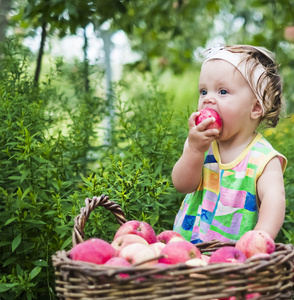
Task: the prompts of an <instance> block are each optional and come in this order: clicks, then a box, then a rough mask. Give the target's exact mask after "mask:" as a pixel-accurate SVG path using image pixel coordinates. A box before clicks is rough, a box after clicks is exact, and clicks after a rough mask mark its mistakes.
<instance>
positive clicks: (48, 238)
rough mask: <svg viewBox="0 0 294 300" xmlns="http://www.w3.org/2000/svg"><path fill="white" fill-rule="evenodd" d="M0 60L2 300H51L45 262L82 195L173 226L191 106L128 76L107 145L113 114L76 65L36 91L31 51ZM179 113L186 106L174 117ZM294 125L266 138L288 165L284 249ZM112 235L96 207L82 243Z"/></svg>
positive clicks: (7, 47) (292, 218)
mask: <svg viewBox="0 0 294 300" xmlns="http://www.w3.org/2000/svg"><path fill="white" fill-rule="evenodd" d="M0 53H1V56H0V67H1V72H0V98H1V102H0V121H1V122H0V164H1V173H0V195H1V202H0V231H1V239H0V266H1V275H0V276H1V277H0V295H1V299H40V298H42V297H43V298H44V299H55V292H54V270H53V267H52V262H51V256H52V255H53V254H54V253H55V252H56V251H58V250H62V249H66V250H69V249H70V248H71V234H72V228H73V222H74V217H75V216H76V215H78V214H79V211H80V208H81V207H83V206H84V199H85V198H86V197H93V196H99V195H101V194H106V195H108V196H109V197H110V199H111V200H113V201H115V202H117V203H118V204H119V205H121V207H122V208H123V210H124V212H125V214H126V218H127V219H128V220H130V219H137V220H144V221H147V222H148V223H150V224H151V225H152V226H153V227H154V228H155V230H156V232H160V231H162V230H165V229H171V228H172V224H173V221H174V217H175V214H176V212H177V210H178V208H179V206H180V203H181V201H182V198H183V195H181V194H179V193H177V192H176V191H175V189H174V188H173V186H172V183H171V177H170V174H171V170H172V167H173V165H174V163H175V161H176V160H177V159H178V157H179V155H180V154H181V152H182V147H183V144H184V140H185V138H186V135H187V118H188V116H189V114H190V112H191V111H192V110H193V108H191V109H190V108H188V106H186V105H183V104H182V103H181V102H180V101H179V100H176V102H175V99H177V97H176V98H173V97H172V96H171V94H170V93H166V92H164V91H163V89H162V87H161V86H160V84H159V83H158V80H157V79H154V78H152V76H147V75H145V76H144V77H143V81H142V82H139V84H138V86H136V83H135V82H134V81H133V80H132V79H130V80H129V79H128V78H126V80H125V81H124V82H121V83H120V84H119V85H118V86H117V87H116V88H115V92H116V93H115V94H116V99H115V100H116V101H115V102H116V115H115V118H114V125H115V126H114V128H115V132H114V133H113V139H112V140H113V144H111V145H105V144H104V143H103V137H102V136H100V134H99V132H100V129H101V127H103V122H102V120H103V119H104V118H105V116H108V114H109V112H108V111H107V100H105V99H104V98H103V97H100V96H97V93H96V91H95V90H94V88H91V89H90V91H89V92H87V93H85V92H83V91H82V89H81V88H79V87H78V86H77V83H78V82H80V81H79V80H80V79H81V78H82V76H83V70H82V69H81V68H80V67H79V66H78V65H77V66H76V71H75V72H73V70H72V69H70V71H69V72H68V71H66V68H67V67H68V66H65V65H63V64H62V61H57V62H56V70H52V74H51V75H48V77H47V78H44V80H43V82H42V84H40V85H39V86H38V87H36V85H35V84H34V82H33V80H32V78H31V75H30V73H29V72H28V71H27V66H28V63H29V60H30V59H31V58H30V53H28V52H27V51H26V50H25V49H24V48H22V47H20V46H19V44H18V43H17V42H16V41H15V40H13V39H11V40H7V41H6V42H5V43H4V44H2V45H1V49H0ZM69 75H70V78H69ZM166 76H167V75H166ZM191 76H194V72H192V71H191ZM195 76H197V75H196V74H195ZM101 78H102V77H101ZM183 80H185V79H183ZM192 81H194V79H193V80H192ZM195 81H196V79H195ZM56 82H59V85H60V82H61V83H62V82H64V83H66V84H67V85H70V86H72V93H73V94H74V96H73V98H74V99H76V100H77V99H78V101H71V100H72V99H69V98H67V96H68V95H63V94H61V93H60V92H58V91H57V90H56V88H55V87H56V84H55V83H56ZM177 83H179V80H177ZM126 91H128V93H126ZM191 93H192V94H193V92H191ZM190 96H191V94H190ZM190 96H189V97H190ZM192 97H193V96H192ZM195 102H196V101H195ZM187 103H188V102H187ZM195 105H196V103H195ZM182 106H184V107H187V108H186V109H184V110H183V111H182V110H179V109H175V108H179V107H182ZM293 124H294V119H293V117H291V118H285V119H284V120H282V121H281V124H280V125H279V126H278V128H277V129H267V130H264V134H265V136H266V137H267V138H268V139H269V140H270V141H271V142H272V143H273V144H274V145H275V147H276V148H277V150H279V151H281V152H282V153H283V154H285V155H286V156H287V157H288V168H287V171H286V173H285V186H286V193H287V204H288V205H287V218H286V221H285V224H284V227H283V230H282V232H281V234H280V235H279V238H278V240H279V241H281V242H283V243H294V235H293V233H292V231H291V230H292V228H293V223H294V213H293V209H292V207H293V201H294V200H293V193H294V185H293V182H294V181H293V180H294V178H293V176H294V175H293V174H294V172H293V159H294V158H293V151H292V149H293V146H294V145H293V143H294V140H293V132H292V128H293ZM117 228H118V224H117V222H116V221H115V218H114V217H113V216H112V215H111V214H110V213H109V212H108V211H105V210H103V209H97V211H94V212H93V213H92V214H91V217H90V219H89V221H88V222H87V226H86V238H89V237H100V238H103V239H105V240H108V241H110V240H111V239H112V237H113V235H114V233H115V230H116V229H117Z"/></svg>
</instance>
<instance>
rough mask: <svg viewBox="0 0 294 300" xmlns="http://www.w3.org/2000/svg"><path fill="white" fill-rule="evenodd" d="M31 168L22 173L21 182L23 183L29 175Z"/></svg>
mask: <svg viewBox="0 0 294 300" xmlns="http://www.w3.org/2000/svg"><path fill="white" fill-rule="evenodd" d="M30 172H31V171H30V170H26V171H25V172H23V174H22V175H21V178H20V183H22V182H23V181H24V180H25V179H26V178H27V176H28V175H29V174H30Z"/></svg>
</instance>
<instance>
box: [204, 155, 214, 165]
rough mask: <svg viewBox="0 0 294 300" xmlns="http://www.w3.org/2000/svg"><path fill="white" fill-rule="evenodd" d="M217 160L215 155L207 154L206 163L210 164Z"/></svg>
mask: <svg viewBox="0 0 294 300" xmlns="http://www.w3.org/2000/svg"><path fill="white" fill-rule="evenodd" d="M215 162H217V161H216V160H215V157H214V155H211V154H210V155H207V156H206V158H205V161H204V164H210V163H215Z"/></svg>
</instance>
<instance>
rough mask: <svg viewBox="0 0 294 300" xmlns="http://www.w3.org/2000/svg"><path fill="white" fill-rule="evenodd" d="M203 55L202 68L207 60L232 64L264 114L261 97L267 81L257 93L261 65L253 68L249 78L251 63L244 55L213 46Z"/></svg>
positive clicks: (261, 71) (261, 72) (262, 71)
mask: <svg viewBox="0 0 294 300" xmlns="http://www.w3.org/2000/svg"><path fill="white" fill-rule="evenodd" d="M255 48H257V47H255ZM205 54H206V59H205V61H204V62H203V64H202V67H203V66H204V64H205V63H206V62H207V61H209V60H212V59H222V60H225V61H227V62H229V63H230V64H232V65H233V66H234V67H236V68H237V69H238V70H239V71H240V73H241V74H242V75H243V77H244V78H245V79H246V81H247V82H248V84H249V86H250V87H251V89H252V91H253V93H254V94H255V96H256V98H257V100H258V101H259V103H260V106H261V108H262V114H264V110H265V109H264V105H263V101H262V95H263V91H264V90H265V87H266V85H267V83H268V80H264V81H263V82H262V84H261V89H260V93H258V89H257V83H258V80H259V78H260V76H261V75H262V74H263V73H264V71H265V69H264V67H263V66H262V64H260V63H259V64H258V65H257V66H256V67H255V69H254V72H253V73H252V75H251V76H252V78H249V72H248V70H250V67H251V66H252V64H253V62H252V61H245V60H244V53H234V52H230V51H228V50H225V48H224V47H223V46H215V47H212V48H210V49H209V50H207V51H206V52H205Z"/></svg>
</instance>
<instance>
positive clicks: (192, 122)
mask: <svg viewBox="0 0 294 300" xmlns="http://www.w3.org/2000/svg"><path fill="white" fill-rule="evenodd" d="M199 115H200V112H199V111H196V112H193V113H192V114H191V116H190V118H189V122H188V123H189V127H190V128H191V127H193V126H195V125H196V118H197V117H198V116H199Z"/></svg>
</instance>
